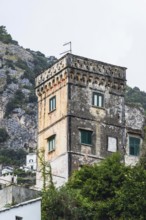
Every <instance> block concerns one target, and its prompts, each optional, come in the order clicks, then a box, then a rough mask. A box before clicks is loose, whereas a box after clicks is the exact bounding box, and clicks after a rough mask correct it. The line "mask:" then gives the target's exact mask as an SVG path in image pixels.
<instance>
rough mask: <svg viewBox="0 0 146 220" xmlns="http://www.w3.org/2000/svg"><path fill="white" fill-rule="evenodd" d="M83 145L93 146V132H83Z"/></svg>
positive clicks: (81, 132)
mask: <svg viewBox="0 0 146 220" xmlns="http://www.w3.org/2000/svg"><path fill="white" fill-rule="evenodd" d="M80 134H81V144H89V145H91V144H92V131H87V130H81V131H80Z"/></svg>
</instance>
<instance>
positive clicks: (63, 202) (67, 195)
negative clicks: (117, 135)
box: [42, 154, 146, 220]
mask: <svg viewBox="0 0 146 220" xmlns="http://www.w3.org/2000/svg"><path fill="white" fill-rule="evenodd" d="M145 198H146V170H145V169H144V167H143V166H142V165H136V166H135V167H128V166H125V165H124V164H123V163H121V157H120V155H119V154H113V155H112V156H111V157H109V158H107V159H105V160H104V161H102V162H101V163H100V164H95V165H93V166H89V165H85V166H83V167H82V168H81V169H80V170H79V171H75V172H74V173H73V175H72V177H71V178H70V180H69V182H68V183H67V184H66V185H65V186H64V187H61V188H60V189H55V188H54V187H49V188H48V190H45V192H43V199H42V220H49V219H50V220H51V219H60V220H61V219H62V220H63V219H64V220H69V219H77V220H78V219H83V220H84V219H85V220H86V219H87V220H88V219H95V220H111V219H113V220H127V219H128V220H137V219H141V220H145V219H146V212H145V209H146V200H145Z"/></svg>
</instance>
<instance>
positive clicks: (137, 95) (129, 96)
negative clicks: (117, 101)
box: [125, 86, 146, 113]
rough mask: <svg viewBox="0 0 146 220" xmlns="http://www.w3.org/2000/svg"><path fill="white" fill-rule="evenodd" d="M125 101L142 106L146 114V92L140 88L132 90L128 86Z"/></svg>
mask: <svg viewBox="0 0 146 220" xmlns="http://www.w3.org/2000/svg"><path fill="white" fill-rule="evenodd" d="M125 100H126V102H127V103H135V104H139V105H141V107H143V108H144V110H145V113H146V92H144V91H141V90H140V89H139V88H138V87H134V88H131V87H129V86H127V88H126V92H125Z"/></svg>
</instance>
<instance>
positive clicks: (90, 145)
mask: <svg viewBox="0 0 146 220" xmlns="http://www.w3.org/2000/svg"><path fill="white" fill-rule="evenodd" d="M81 145H82V146H88V147H93V145H92V144H84V143H81Z"/></svg>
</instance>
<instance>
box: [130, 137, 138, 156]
mask: <svg viewBox="0 0 146 220" xmlns="http://www.w3.org/2000/svg"><path fill="white" fill-rule="evenodd" d="M129 148H130V149H129V150H130V152H129V153H130V155H133V156H138V155H139V150H140V138H135V137H130V138H129Z"/></svg>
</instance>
